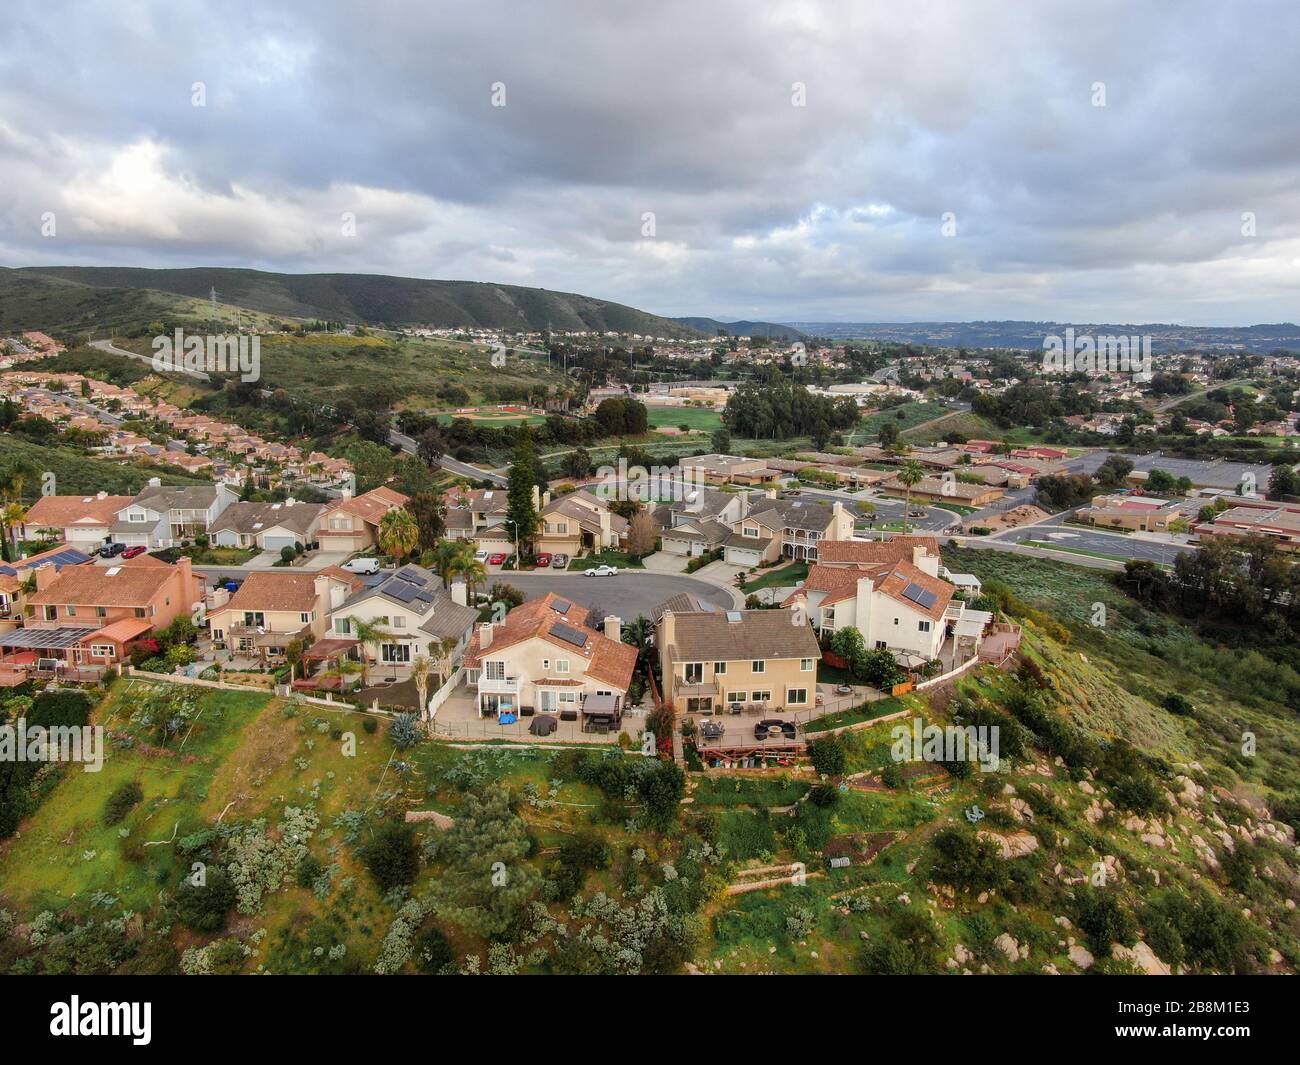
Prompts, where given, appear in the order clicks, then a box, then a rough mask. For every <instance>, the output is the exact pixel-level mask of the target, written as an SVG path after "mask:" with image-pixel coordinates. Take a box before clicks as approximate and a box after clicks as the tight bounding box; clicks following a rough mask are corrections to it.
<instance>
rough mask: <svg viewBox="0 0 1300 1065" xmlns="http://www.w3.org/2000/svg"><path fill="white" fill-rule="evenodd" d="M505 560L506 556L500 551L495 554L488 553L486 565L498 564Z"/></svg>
mask: <svg viewBox="0 0 1300 1065" xmlns="http://www.w3.org/2000/svg"><path fill="white" fill-rule="evenodd" d="M505 560H506V556H505V555H503V554H500V553H498V554H495V555H488V565H489V566H499V565H501V564H502V563H503V562H505Z"/></svg>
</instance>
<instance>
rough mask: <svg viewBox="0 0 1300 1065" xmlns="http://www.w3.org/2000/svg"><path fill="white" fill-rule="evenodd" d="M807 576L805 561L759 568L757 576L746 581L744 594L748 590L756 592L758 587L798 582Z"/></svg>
mask: <svg viewBox="0 0 1300 1065" xmlns="http://www.w3.org/2000/svg"><path fill="white" fill-rule="evenodd" d="M807 576H808V563H807V562H791V563H790V564H789V565H785V566H774V567H772V568H771V569H767V570H760V571H759V576H757V577H755V578H753V579H752V580H749V581H747V582H746V584H745V594H746V595H749V593H750V592H756V591H758V590H759V589H760V588H785V587H787V586H788V585H792V584H796V583H798V582H799V581H801V580H803V579H804V578H805V577H807Z"/></svg>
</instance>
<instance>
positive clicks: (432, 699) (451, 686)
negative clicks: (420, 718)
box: [427, 668, 465, 721]
mask: <svg viewBox="0 0 1300 1065" xmlns="http://www.w3.org/2000/svg"><path fill="white" fill-rule="evenodd" d="M464 679H465V670H464V669H462V668H457V670H456V672H455V673H453V674H452V675H451V676H450V677H449V678H448V680H447V683H446V684H444V685H443V686H442V687H441V688H439V689H438V690H437V691H436V692H434V693H433V694H432V695H431V696H429V705H428V708H427V710H428V717H429V720H430V721H432V720H433V719H434V718H435V717H437V716H438V710H439V709H440V708H441V706H442V704H443V703H445V702H446V701H447V700H448V699H450V698H451V693H452V692H453V691H455V690H456V685H458V684H459V683H460V682H461V681H462V680H464Z"/></svg>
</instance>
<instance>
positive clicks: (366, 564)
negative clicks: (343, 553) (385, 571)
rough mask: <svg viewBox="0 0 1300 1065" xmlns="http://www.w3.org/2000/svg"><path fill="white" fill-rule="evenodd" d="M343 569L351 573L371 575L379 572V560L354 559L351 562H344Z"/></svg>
mask: <svg viewBox="0 0 1300 1065" xmlns="http://www.w3.org/2000/svg"><path fill="white" fill-rule="evenodd" d="M342 568H343V569H345V570H347V571H348V572H349V573H360V574H363V575H369V574H371V573H378V572H379V559H377V558H354V559H352V560H351V561H349V562H344V563H343V566H342Z"/></svg>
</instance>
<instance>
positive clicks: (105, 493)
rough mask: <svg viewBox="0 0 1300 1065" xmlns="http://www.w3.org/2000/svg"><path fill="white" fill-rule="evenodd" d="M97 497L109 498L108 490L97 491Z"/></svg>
mask: <svg viewBox="0 0 1300 1065" xmlns="http://www.w3.org/2000/svg"><path fill="white" fill-rule="evenodd" d="M95 498H96V499H107V498H108V493H107V492H103V491H100V492H96V493H95Z"/></svg>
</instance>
